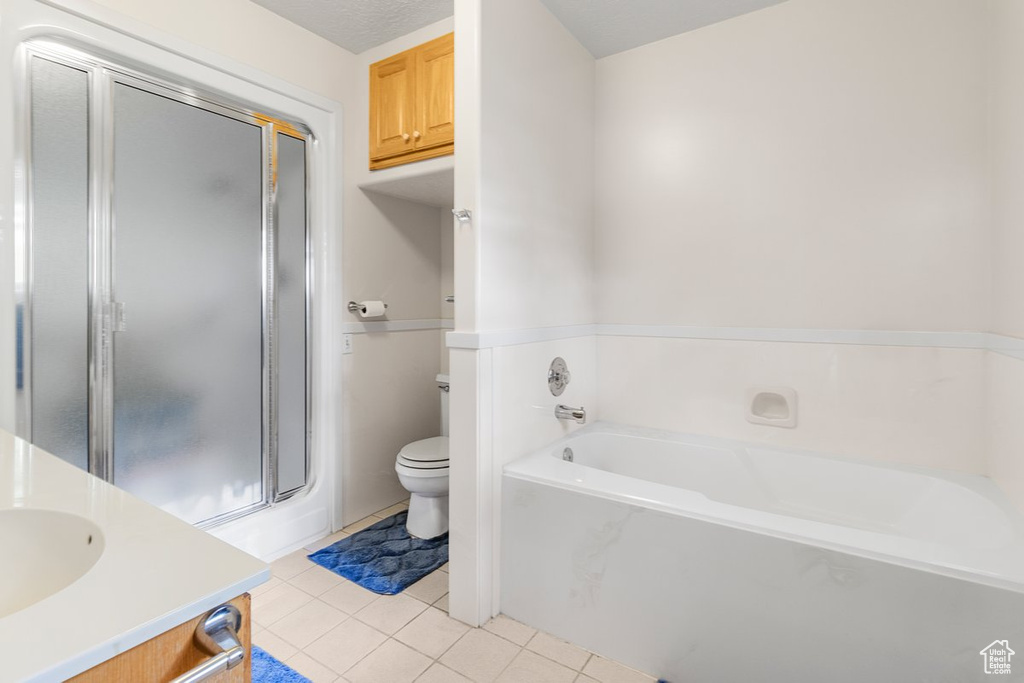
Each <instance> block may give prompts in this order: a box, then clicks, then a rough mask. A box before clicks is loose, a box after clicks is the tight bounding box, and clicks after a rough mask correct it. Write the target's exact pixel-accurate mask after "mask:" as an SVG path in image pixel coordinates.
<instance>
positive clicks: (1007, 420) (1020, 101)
mask: <svg viewBox="0 0 1024 683" xmlns="http://www.w3.org/2000/svg"><path fill="white" fill-rule="evenodd" d="M991 7H992V31H993V39H992V41H991V45H992V52H991V54H992V80H991V84H992V152H993V155H992V162H993V189H994V191H993V194H992V197H993V234H994V248H993V259H992V264H993V275H994V279H995V282H994V287H993V301H994V315H993V331H994V332H998V333H999V334H1004V335H1010V336H1013V337H1024V269H1021V267H1020V263H1021V255H1022V254H1024V41H1022V40H1021V36H1024V3H1021V2H1018V1H1017V0H993V2H992V3H991ZM988 376H989V390H990V393H989V401H988V405H989V423H988V436H989V439H988V463H987V465H988V472H989V474H990V475H991V476H992V478H993V479H994V480H995V481H996V482H997V483H998V484H999V485H1000V487H1001V488H1002V489H1003V490H1004V491H1006V492H1007V493H1008V494H1009V495H1010V497H1011V498H1012V499H1013V501H1014V502H1015V504H1016V505H1017V507H1018V508H1019V509H1021V510H1022V511H1024V420H1022V419H1021V415H1024V412H1022V411H1024V360H1020V359H1017V358H1009V357H1006V356H1001V355H998V354H990V357H989V372H988Z"/></svg>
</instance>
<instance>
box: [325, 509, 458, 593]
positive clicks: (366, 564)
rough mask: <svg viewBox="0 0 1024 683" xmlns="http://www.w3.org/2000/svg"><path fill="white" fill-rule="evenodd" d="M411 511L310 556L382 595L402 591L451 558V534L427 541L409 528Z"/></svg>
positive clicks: (326, 567) (400, 513) (326, 566)
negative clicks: (408, 521)
mask: <svg viewBox="0 0 1024 683" xmlns="http://www.w3.org/2000/svg"><path fill="white" fill-rule="evenodd" d="M407 516H408V512H399V513H398V514H397V515H395V516H394V517H388V518H387V519H385V520H382V521H380V522H377V523H376V524H374V525H373V526H370V527H367V528H365V529H363V530H362V531H360V532H358V533H355V534H352V535H351V536H349V537H348V538H343V539H341V540H340V541H338V542H337V543H335V544H334V545H329V546H327V547H326V548H322V549H321V550H317V551H316V552H315V553H313V554H312V555H310V556H309V559H311V560H313V561H314V562H316V563H317V564H318V565H320V566H321V567H324V568H325V569H330V570H331V571H332V572H334V573H335V574H339V575H341V576H344V577H345V578H346V579H348V580H349V581H354V582H355V583H358V584H359V585H360V586H362V587H363V588H366V589H367V590H371V591H373V592H374V593H379V594H381V595H395V594H396V593H401V592H402V591H403V590H405V589H406V588H408V587H409V586H410V585H412V584H414V583H416V582H417V581H419V580H420V579H422V578H423V577H424V576H426V575H427V574H429V573H430V572H432V571H434V570H435V569H437V568H438V567H440V566H441V565H443V564H444V563H445V562H447V561H448V534H444V535H443V536H439V537H437V538H432V539H430V540H429V541H424V540H423V539H420V538H413V537H412V536H410V535H409V532H408V531H406V530H405V518H406V517H407Z"/></svg>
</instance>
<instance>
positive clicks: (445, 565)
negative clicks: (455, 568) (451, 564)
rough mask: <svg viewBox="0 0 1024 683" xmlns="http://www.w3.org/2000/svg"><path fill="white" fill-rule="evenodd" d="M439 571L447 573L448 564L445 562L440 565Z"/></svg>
mask: <svg viewBox="0 0 1024 683" xmlns="http://www.w3.org/2000/svg"><path fill="white" fill-rule="evenodd" d="M441 571H443V572H447V571H448V563H447V562H445V563H444V564H442V565H441Z"/></svg>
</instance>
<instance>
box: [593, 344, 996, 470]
mask: <svg viewBox="0 0 1024 683" xmlns="http://www.w3.org/2000/svg"><path fill="white" fill-rule="evenodd" d="M598 349H599V351H598V372H597V374H598V377H599V378H600V399H599V402H600V405H601V411H602V416H603V417H604V418H605V419H608V420H611V421H614V422H620V423H623V424H628V425H636V426H642V427H652V428H655V429H666V430H670V431H676V432H684V433H691V434H708V435H711V436H721V437H725V438H733V439H742V440H746V441H756V442H761V443H773V444H778V445H781V446H791V447H794V448H801V449H809V450H813V451H816V452H819V453H827V454H833V455H845V456H850V457H856V458H864V459H871V460H880V461H885V462H895V463H903V464H912V465H923V466H929V467H940V468H945V469H951V470H959V471H964V472H970V473H972V474H981V473H984V471H985V465H986V463H985V451H984V443H985V438H986V437H985V435H986V429H987V423H986V412H985V407H986V399H987V392H986V382H985V371H986V352H985V351H981V350H977V349H940V348H914V347H898V346H860V345H854V344H794V343H782V342H752V341H719V340H710V339H663V338H643V337H601V338H600V339H599V343H598ZM780 386H781V387H791V388H793V389H795V390H796V391H797V394H798V401H797V413H798V416H797V426H796V427H795V428H793V429H785V428H780V427H775V426H766V425H755V424H751V423H750V422H747V420H746V408H747V389H748V388H751V387H780Z"/></svg>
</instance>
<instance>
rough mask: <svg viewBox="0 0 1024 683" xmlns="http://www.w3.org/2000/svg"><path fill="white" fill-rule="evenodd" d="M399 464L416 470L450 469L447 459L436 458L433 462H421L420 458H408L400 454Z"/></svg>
mask: <svg viewBox="0 0 1024 683" xmlns="http://www.w3.org/2000/svg"><path fill="white" fill-rule="evenodd" d="M398 464H399V465H401V466H403V467H408V468H410V469H414V470H446V469H448V461H447V460H434V461H433V462H420V461H419V460H406V459H405V458H403V457H402V456H398Z"/></svg>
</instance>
